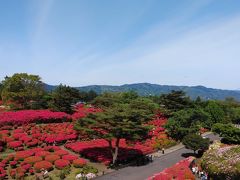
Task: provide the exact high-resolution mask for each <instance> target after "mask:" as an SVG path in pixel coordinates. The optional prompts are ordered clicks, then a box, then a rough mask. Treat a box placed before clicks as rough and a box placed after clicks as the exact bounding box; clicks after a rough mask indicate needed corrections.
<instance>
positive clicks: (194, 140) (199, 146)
mask: <svg viewBox="0 0 240 180" xmlns="http://www.w3.org/2000/svg"><path fill="white" fill-rule="evenodd" d="M182 143H183V145H185V147H186V148H187V149H191V150H193V151H194V153H195V152H196V151H197V150H207V149H208V147H209V144H210V140H209V139H208V138H207V139H204V138H203V137H202V136H201V135H198V134H188V135H186V136H185V137H184V138H183V140H182Z"/></svg>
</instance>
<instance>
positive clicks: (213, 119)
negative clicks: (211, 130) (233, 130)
mask: <svg viewBox="0 0 240 180" xmlns="http://www.w3.org/2000/svg"><path fill="white" fill-rule="evenodd" d="M206 112H208V113H209V114H210V125H213V124H215V123H218V122H220V123H226V119H225V113H224V111H223V108H222V107H221V106H220V105H219V104H218V103H217V102H216V101H209V102H208V104H207V106H206Z"/></svg>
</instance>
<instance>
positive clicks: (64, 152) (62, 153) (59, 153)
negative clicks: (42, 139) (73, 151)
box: [55, 150, 69, 156]
mask: <svg viewBox="0 0 240 180" xmlns="http://www.w3.org/2000/svg"><path fill="white" fill-rule="evenodd" d="M55 154H56V155H59V156H64V155H67V154H69V153H68V152H67V151H65V150H58V151H56V152H55Z"/></svg>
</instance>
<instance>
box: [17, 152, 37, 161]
mask: <svg viewBox="0 0 240 180" xmlns="http://www.w3.org/2000/svg"><path fill="white" fill-rule="evenodd" d="M33 154H34V152H32V151H19V152H17V153H16V155H15V158H16V159H17V160H24V159H25V158H27V157H30V156H32V155H33Z"/></svg>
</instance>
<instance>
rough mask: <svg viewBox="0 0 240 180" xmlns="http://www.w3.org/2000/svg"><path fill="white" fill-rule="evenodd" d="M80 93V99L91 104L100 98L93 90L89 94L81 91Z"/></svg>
mask: <svg viewBox="0 0 240 180" xmlns="http://www.w3.org/2000/svg"><path fill="white" fill-rule="evenodd" d="M79 93H80V99H81V100H82V101H85V102H91V101H93V100H94V99H95V98H96V97H97V96H98V94H97V93H96V92H95V91H93V90H90V91H88V92H85V91H80V92H79Z"/></svg>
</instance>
